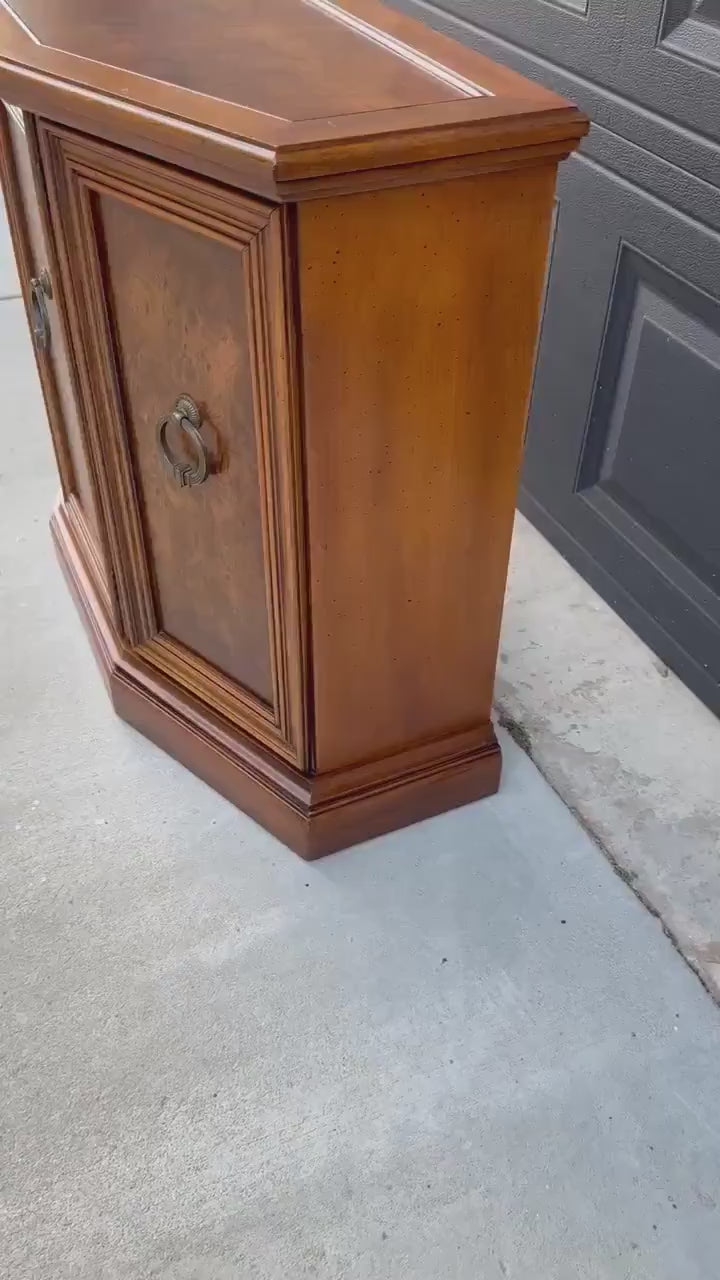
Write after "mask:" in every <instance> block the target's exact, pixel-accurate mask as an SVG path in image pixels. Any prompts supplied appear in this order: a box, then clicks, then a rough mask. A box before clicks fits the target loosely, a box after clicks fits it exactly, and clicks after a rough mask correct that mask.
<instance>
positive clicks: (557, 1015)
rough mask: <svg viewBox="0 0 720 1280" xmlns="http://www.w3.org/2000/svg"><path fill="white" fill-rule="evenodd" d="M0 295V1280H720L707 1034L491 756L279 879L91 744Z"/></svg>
mask: <svg viewBox="0 0 720 1280" xmlns="http://www.w3.org/2000/svg"><path fill="white" fill-rule="evenodd" d="M0 263H1V264H2V279H0V296H3V295H4V296H5V300H4V301H1V302H0V352H1V353H2V354H1V355H0V384H1V386H2V398H3V406H4V408H3V421H2V427H1V428H0V433H1V437H2V438H1V440H0V456H1V465H0V471H1V472H2V474H1V475H0V557H1V561H0V571H1V572H0V627H1V629H2V637H1V653H2V665H1V670H0V715H1V717H2V723H1V726H0V766H1V768H2V794H1V805H2V820H3V828H2V858H1V860H0V973H1V975H2V983H1V988H0V989H1V990H2V1021H1V1024H0V1144H1V1149H0V1259H1V1262H0V1271H1V1272H2V1274H3V1275H6V1276H8V1277H9V1280H65V1278H67V1280H148V1278H150V1277H153V1278H162V1280H245V1278H247V1280H300V1277H310V1276H312V1277H321V1278H322V1280H339V1278H340V1277H348V1278H352V1280H371V1278H372V1280H401V1278H402V1280H500V1278H501V1277H505V1278H506V1280H507V1278H509V1280H625V1278H627V1280H715V1278H716V1277H717V1276H718V1275H720V1210H719V1208H718V1199H719V1198H720V1087H719V1086H720V1074H719V1069H718V1062H719V1061H720V1014H719V1013H718V1009H717V1008H716V1007H715V1005H714V1004H713V1003H712V1001H711V1000H710V998H709V997H708V995H707V994H706V992H705V991H704V990H703V988H702V987H701V985H700V983H699V982H698V980H697V979H696V977H695V976H694V975H693V974H692V973H691V972H690V970H689V969H688V968H687V966H686V965H685V963H684V961H683V960H682V959H681V958H680V956H679V955H678V954H677V953H676V951H675V950H674V949H673V946H672V945H671V943H670V941H669V940H668V938H667V937H666V936H665V935H664V933H663V930H662V927H661V925H660V923H659V922H658V920H657V919H655V918H654V917H653V916H652V915H651V914H649V913H648V912H647V911H646V910H645V909H644V908H643V907H642V906H641V904H640V903H639V902H638V900H637V899H636V898H635V897H634V896H633V894H632V893H631V891H630V890H629V889H628V887H627V886H626V885H625V884H624V883H623V881H622V880H621V879H620V878H619V877H618V876H617V875H616V874H615V873H614V872H613V870H612V868H611V867H610V865H609V864H608V862H607V861H606V859H605V858H604V856H603V855H602V853H601V852H600V850H599V849H598V848H597V847H596V846H595V845H594V844H593V843H592V841H591V840H590V839H589V838H588V836H587V835H586V834H585V833H584V832H583V830H582V829H581V828H580V826H579V825H578V824H577V822H576V821H575V819H574V818H573V817H572V816H571V814H570V813H569V811H568V810H567V809H566V808H565V807H564V806H563V804H562V803H561V801H560V800H559V799H558V798H557V796H556V795H555V794H554V793H553V792H552V791H551V789H550V788H549V786H548V785H547V784H546V783H545V782H544V780H543V779H542V777H541V776H540V774H539V773H538V772H537V770H536V769H535V766H534V765H533V764H532V763H531V761H530V760H529V759H528V758H527V757H526V756H525V755H524V754H523V753H522V752H521V751H520V750H519V748H518V747H517V746H516V745H515V744H514V743H513V742H511V741H510V740H509V739H507V738H506V737H505V738H504V748H505V753H506V754H505V760H506V767H505V774H504V781H503V787H502V791H501V793H500V794H499V795H498V796H497V797H495V798H493V799H492V800H488V801H485V802H482V803H480V804H477V805H473V806H470V807H468V808H466V809H464V810H460V811H457V812H455V813H452V814H448V815H446V816H444V817H441V818H438V819H434V820H432V821H430V822H426V823H424V824H422V825H420V826H417V827H415V828H413V829H411V830H409V831H406V832H402V833H400V834H397V835H395V836H390V837H386V838H384V839H382V840H378V841H375V842H373V843H371V844H368V845H366V846H364V847H360V848H357V849H355V850H352V851H350V852H347V853H345V854H340V855H337V856H335V857H333V858H331V859H328V860H326V861H324V862H321V863H318V864H315V865H314V866H311V867H309V866H306V865H304V864H303V863H301V862H300V861H298V860H297V859H296V858H294V857H293V856H292V855H291V854H289V853H288V852H287V851H286V850H285V849H283V848H282V847H281V846H280V845H279V844H278V843H277V842H276V841H275V840H274V839H272V837H270V836H269V835H267V834H265V833H264V832H263V831H262V830H260V829H259V828H258V827H257V826H255V824H254V823H252V822H251V821H250V820H249V819H247V818H245V817H244V816H243V815H242V814H240V813H238V812H237V811H236V810H234V809H233V808H231V807H230V806H229V805H228V804H226V803H225V802H224V801H222V800H221V799H219V798H218V797H217V796H216V795H215V794H213V792H211V791H210V790H208V788H206V787H205V786H203V784H202V783H200V782H199V781H197V780H196V779H195V778H193V777H192V776H191V775H190V774H188V773H186V772H185V771H184V770H183V769H182V768H181V767H180V766H178V765H176V764H175V763H174V762H173V761H171V760H169V759H168V758H167V757H165V756H164V755H162V754H161V753H160V752H159V751H157V750H156V749H155V748H153V747H152V746H151V745H150V744H149V743H147V742H145V741H144V740H143V739H142V738H140V737H138V736H137V735H136V734H135V733H134V732H133V731H132V730H131V729H129V728H128V727H126V726H125V725H123V724H122V723H120V722H119V721H118V720H117V719H115V717H114V716H113V714H112V712H111V710H110V707H109V704H108V702H107V701H106V697H105V694H104V690H103V688H102V685H101V682H100V679H99V676H98V675H97V673H96V671H95V669H94V667H93V665H92V661H91V658H90V653H89V650H88V647H87V644H86V642H85V638H84V636H83V634H82V632H81V628H80V625H79V622H78V621H77V619H76V617H75V614H74V612H73V610H72V608H71V605H70V603H69V600H68V598H67V595H66V593H65V590H64V587H63V585H62V583H61V580H60V574H59V571H58V569H57V567H56V565H55V562H54V560H53V556H52V553H51V548H50V540H49V535H48V532H47V515H48V511H49V508H50V505H51V503H52V501H53V499H54V494H55V490H56V485H57V481H56V477H55V473H54V467H53V463H52V460H51V457H50V452H49V445H48V439H47V433H46V428H45V423H44V415H43V409H42V404H41V400H40V395H39V391H38V386H37V382H36V377H35V372H34V367H33V360H32V354H31V351H30V346H29V342H28V339H27V336H26V333H25V327H24V317H23V313H22V305H21V303H20V302H19V301H18V300H17V297H14V298H13V297H12V296H10V297H8V296H7V295H8V293H9V294H10V295H12V294H13V293H14V294H16V293H17V285H16V282H14V281H13V276H12V267H11V264H10V263H9V261H8V260H7V257H6V258H5V259H4V260H3V259H2V258H1V257H0Z"/></svg>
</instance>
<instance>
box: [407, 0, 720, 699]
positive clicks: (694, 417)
mask: <svg viewBox="0 0 720 1280" xmlns="http://www.w3.org/2000/svg"><path fill="white" fill-rule="evenodd" d="M401 7H403V8H405V9H406V10H407V11H408V12H411V13H413V14H414V16H416V17H419V18H422V19H424V20H425V21H426V22H429V23H431V24H432V25H433V26H436V27H438V28H439V29H441V30H444V31H446V32H447V33H448V34H450V35H453V36H455V38H456V39H460V40H464V41H465V42H466V43H468V44H471V45H474V46H475V47H476V48H479V49H481V50H482V51H483V52H484V53H487V54H489V55H490V56H491V57H494V58H497V59H498V60H500V61H503V62H506V63H507V64H509V65H511V66H513V67H515V68H516V69H517V70H519V71H522V72H524V73H525V74H526V75H529V76H532V77H533V78H535V79H537V80H540V81H542V82H544V83H545V84H547V85H548V86H549V87H551V88H555V89H557V90H558V91H559V92H561V93H564V94H566V95H567V96H569V97H571V98H572V99H573V100H574V101H575V102H577V103H578V104H579V105H580V106H582V107H583V108H584V109H585V110H586V111H587V112H588V114H589V115H590V117H591V118H592V120H593V121H594V127H593V129H592V131H591V133H590V136H589V137H588V139H587V140H586V142H585V143H584V145H583V148H582V152H581V153H580V155H579V156H577V157H576V158H574V159H573V160H572V161H570V162H569V163H568V164H566V165H564V166H563V171H562V173H561V179H560V185H559V189H558V205H557V220H556V226H555V234H554V241H553V247H552V261H551V271H550V277H549V284H548V292H547V298H546V305H545V313H544V320H543V328H542V335H541V341H540V348H539V353H538V363H537V369H536V376H535V389H534V395H533V402H532V409H531V415H530V424H529V431H528V441H527V454H526V464H525V471H524V477H523V487H522V493H521V503H520V505H521V507H522V509H523V511H524V512H525V513H526V515H528V516H529V517H530V519H531V520H532V521H533V523H534V524H535V525H536V526H537V527H538V528H539V529H540V530H541V531H542V532H543V533H544V534H545V535H546V537H548V538H549V540H550V541H551V542H552V543H553V544H554V545H555V546H556V547H557V548H558V549H559V550H560V551H561V552H562V553H563V554H564V555H565V556H566V558H567V559H568V560H569V561H570V562H571V563H572V564H573V565H574V566H575V568H576V569H578V570H579V572H580V573H581V574H582V575H583V576H584V577H585V578H587V580H588V581H589V582H590V583H591V584H592V585H593V586H594V587H595V589H596V590H597V591H599V593H600V594H601V595H602V596H604V597H605V599H606V600H607V601H608V602H609V603H610V604H611V605H612V606H613V607H614V608H615V609H616V610H617V612H618V613H619V614H621V616H622V617H623V618H625V620H626V621H627V622H628V623H629V624H630V625H631V626H632V627H633V628H634V629H635V630H636V631H637V632H638V634H639V635H641V636H642V637H643V639H644V640H646V641H647V643H648V644H649V645H650V646H651V647H652V648H653V649H654V650H655V651H656V653H658V654H659V655H660V656H661V657H662V658H663V659H664V660H665V661H666V662H667V663H668V665H669V666H671V667H672V668H673V669H674V670H675V671H677V673H678V674H679V675H680V676H681V677H682V679H684V680H685V682H686V683H687V684H688V685H689V686H690V687H691V688H692V689H693V690H694V691H695V692H696V693H697V694H698V695H699V697H701V698H702V699H703V700H704V701H705V702H706V703H707V704H708V706H710V707H712V708H713V710H715V711H716V712H720V0H443V2H442V6H435V5H428V4H420V3H414V4H413V3H410V2H409V0H404V2H403V3H402V5H401Z"/></svg>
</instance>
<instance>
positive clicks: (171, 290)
mask: <svg viewBox="0 0 720 1280" xmlns="http://www.w3.org/2000/svg"><path fill="white" fill-rule="evenodd" d="M95 214H96V228H97V231H98V236H99V238H101V243H102V249H103V251H104V252H103V266H104V276H105V290H106V298H107V303H108V311H109V313H110V317H111V320H112V323H113V325H114V328H115V334H116V347H117V351H118V354H119V364H120V373H121V378H122V383H123V393H124V397H123V398H124V403H125V411H126V415H127V427H128V433H129V440H130V447H131V452H132V456H133V462H134V467H133V470H134V473H135V477H136V482H137V486H138V490H139V494H140V505H141V509H142V513H143V518H144V527H145V533H146V538H147V543H148V548H149V552H150V559H151V562H152V568H153V575H154V580H155V581H154V585H155V602H156V610H157V615H158V621H159V623H160V627H161V629H162V631H164V632H166V633H167V634H168V635H170V636H172V637H173V638H174V639H176V640H178V641H180V643H181V644H184V645H186V646H187V647H188V648H189V649H192V650H193V651H194V652H196V653H199V654H202V656H203V657H205V658H207V659H208V660H209V661H210V662H212V663H213V664H214V665H215V666H217V667H218V668H219V669H220V670H221V671H223V672H224V673H225V674H226V675H228V676H230V677H232V679H234V680H237V681H239V683H240V684H242V685H244V686H245V687H246V688H247V689H249V690H250V691H251V692H253V693H255V694H257V696H258V697H259V698H260V699H262V701H264V702H266V703H268V704H270V703H272V698H273V690H272V670H271V660H270V637H269V629H268V610H267V599H266V589H265V570H264V561H263V540H262V520H261V511H260V486H259V479H258V463H257V448H256V443H255V420H254V408H253V396H252V370H251V351H250V338H249V334H248V321H247V315H246V310H245V305H244V304H245V299H246V298H247V294H248V282H247V272H246V269H245V264H244V261H243V256H242V254H241V253H238V251H237V248H236V247H234V246H233V247H230V246H229V245H227V244H224V243H222V242H220V241H217V240H214V239H211V238H210V237H209V236H203V235H198V233H197V232H196V231H191V230H188V229H187V228H186V227H183V226H178V225H177V224H176V223H173V222H169V221H168V220H167V219H161V218H159V217H158V216H157V214H155V213H154V212H153V213H149V212H147V211H146V210H144V209H139V208H138V207H137V206H136V205H134V204H130V203H128V202H127V201H125V200H120V199H118V198H117V197H116V196H114V195H113V196H109V195H103V196H99V197H98V198H97V200H96V202H95ZM186 391H187V392H188V393H189V394H190V395H191V396H192V399H193V400H194V401H195V402H196V403H197V404H198V406H200V407H202V409H203V426H202V434H203V437H204V438H207V440H208V447H209V450H210V454H211V464H210V465H211V472H210V475H209V476H208V478H207V480H206V481H205V482H204V483H203V484H199V485H197V486H196V487H193V488H181V487H180V486H178V485H177V484H175V483H173V481H172V479H171V478H170V477H169V476H168V473H167V471H166V470H165V468H164V466H163V464H162V462H161V458H160V452H159V449H158V442H157V431H156V424H157V422H158V421H159V420H160V419H161V418H162V417H163V416H164V415H165V414H167V413H168V412H169V411H170V410H171V409H172V407H173V405H174V404H175V402H176V400H177V399H178V396H179V395H180V394H181V393H184V392H186ZM175 435H176V437H177V436H179V433H175ZM169 444H170V445H171V446H172V447H173V448H174V449H175V451H177V452H180V451H181V449H182V441H181V439H179V438H175V439H171V440H170V441H169Z"/></svg>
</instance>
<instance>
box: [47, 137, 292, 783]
mask: <svg viewBox="0 0 720 1280" xmlns="http://www.w3.org/2000/svg"><path fill="white" fill-rule="evenodd" d="M39 141H40V151H41V157H42V164H43V171H44V174H45V179H46V181H47V184H48V188H49V191H50V193H51V199H50V205H51V209H52V217H53V227H54V232H55V236H56V239H57V242H58V253H59V259H60V271H61V277H62V289H63V292H64V294H65V297H66V300H67V306H68V313H69V315H70V317H71V331H72V334H73V347H74V350H75V352H76V357H77V359H78V362H79V364H81V366H82V381H83V388H84V392H83V393H84V399H85V402H86V405H87V421H88V443H89V447H90V451H91V454H92V457H93V459H94V463H95V474H96V476H97V488H98V494H97V496H98V502H99V505H100V506H101V508H102V510H103V512H104V515H105V521H106V524H107V527H108V542H109V551H108V555H109V559H110V561H111V566H112V595H113V602H114V608H115V621H116V625H117V627H118V629H119V631H120V633H121V635H122V636H123V638H124V640H125V641H126V643H127V644H128V645H129V646H131V647H132V648H133V649H134V650H135V652H136V654H139V656H141V657H142V659H143V660H144V661H146V662H148V663H150V664H151V665H152V666H154V667H155V668H156V669H158V670H159V671H160V672H161V673H163V674H164V675H166V676H168V677H170V678H171V679H172V680H173V682H174V683H175V684H176V685H177V684H179V685H180V686H182V687H184V688H185V689H186V690H187V692H188V694H189V695H191V696H192V697H194V698H198V699H200V700H201V702H203V703H204V704H205V705H206V706H208V707H209V708H210V709H211V710H213V711H215V712H217V713H218V714H219V715H220V716H222V717H224V718H225V719H226V720H228V719H229V720H230V721H231V722H233V723H235V724H236V725H237V726H239V727H240V728H245V729H248V730H249V731H250V732H252V733H253V735H254V736H255V737H259V738H260V739H261V740H262V741H264V742H266V744H267V745H269V746H271V747H273V748H274V749H275V750H277V751H279V752H280V753H281V754H283V755H284V756H285V757H286V758H289V759H292V760H295V761H298V762H300V763H304V746H303V740H304V734H303V716H302V687H301V686H302V664H301V627H300V618H299V598H300V593H299V580H300V567H299V555H298V547H299V536H298V515H297V512H298V511H299V509H300V503H299V501H298V500H297V494H298V490H299V484H298V477H297V476H296V475H295V467H296V465H297V458H298V450H297V448H296V440H295V422H294V414H293V410H292V403H293V396H292V386H291V383H292V362H291V361H290V360H289V359H288V349H289V346H290V344H289V339H288V336H287V331H286V319H285V317H286V307H285V298H284V276H285V272H284V264H283V214H282V212H281V210H279V209H276V208H274V207H273V206H270V205H266V204H263V203H261V202H259V201H257V200H254V199H250V198H249V197H246V196H244V195H242V194H241V193H239V192H235V191H231V190H228V189H226V188H223V187H220V186H217V185H215V184H211V183H208V182H205V181H201V180H199V179H197V178H196V177H194V176H193V175H191V174H187V173H184V172H182V171H179V170H175V169H171V168H169V167H167V166H164V165H160V164H157V163H155V162H152V161H150V160H147V159H145V158H144V157H141V156H137V155H135V154H133V153H130V152H126V151H123V150H120V149H118V148H115V147H111V146H109V145H107V144H104V143H100V142H97V141H96V140H91V139H89V138H85V137H83V136H82V135H78V134H75V133H73V132H71V131H69V130H65V129H62V128H60V127H56V126H54V125H49V124H46V123H45V122H41V124H40V125H39Z"/></svg>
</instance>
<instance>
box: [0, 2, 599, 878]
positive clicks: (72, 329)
mask: <svg viewBox="0 0 720 1280" xmlns="http://www.w3.org/2000/svg"><path fill="white" fill-rule="evenodd" d="M0 97H1V98H2V99H3V101H4V103H6V104H7V105H6V107H5V109H4V110H3V111H2V128H1V134H2V152H1V160H2V180H3V186H4V190H5V195H6V199H7V204H8V209H9V219H10V226H11V231H12V236H13V241H14V245H15V251H16V254H17V260H18V263H19V268H20V273H21V278H22V282H23V288H24V292H25V302H26V306H27V311H28V318H29V321H30V324H31V326H32V331H33V337H34V342H35V348H36V352H37V363H38V368H39V371H40V378H41V380H42V387H43V391H44V395H45V401H46V405H47V413H48V418H49V421H50V427H51V430H52V436H53V441H54V446H55V452H56V455H57V461H58V467H59V470H60V477H61V484H62V498H61V501H60V504H59V506H58V508H57V510H56V512H55V514H54V516H53V521H52V528H53V533H54V537H55V541H56V543H57V549H58V552H59V555H60V559H61V562H62V565H63V568H64V570H65V573H66V575H67V579H68V582H69V584H70V587H71V589H72V591H73V594H74V596H75V599H76V601H77V604H78V606H79V609H80V612H81V614H82V616H83V619H84V622H85V625H86V628H87V631H88V633H89V636H90V640H91V642H92V645H93V648H94V650H95V654H96V657H97V659H98V661H99V664H100V667H101V670H102V672H103V675H104V677H105V680H106V682H107V684H108V687H109V690H110V694H111V697H112V700H113V703H114V706H115V708H116V710H117V711H118V712H119V714H120V715H121V716H123V717H125V718H126V719H127V720H128V721H130V723H131V724H133V725H135V726H137V728H138V729H140V730H141V731H142V732H143V733H145V734H147V735H148V737H150V738H152V739H153V740H154V741H155V742H157V743H159V744H160V745H161V746H162V747H164V748H165V749H166V750H167V751H169V752H170V753H171V754H172V755H174V756H176V757H177V759H178V760H181V761H182V762H183V763H184V764H185V765H187V766H189V768H191V769H193V770H194V771H195V772H197V773H198V774H200V776H201V777H203V778H205V779H206V780H207V781H208V782H209V783H210V784H211V785H212V786H214V787H216V788H217V789H218V791H221V792H222V793H223V794H224V795H226V796H228V797H229V798H230V799H231V800H233V801H235V802H236V803H237V804H238V805H240V807H241V808H243V809H245V810H246V811H247V812H248V813H250V814H252V815H253V816H254V817H255V818H257V819H258V821H260V822H261V823H263V824H264V825H265V826H267V827H268V828H270V830H272V831H273V832H275V833H276V834H277V835H278V836H279V837H280V838H281V839H282V840H283V841H285V842H286V843H287V844H288V845H290V846H292V848H294V849H296V850H297V851H298V852H299V853H301V854H302V855H303V856H305V857H316V856H318V855H320V854H323V853H327V852H329V851H331V850H333V849H337V848H339V847H341V846H343V845H347V844H351V843H354V842H355V841H358V840H361V839H365V838H367V837H369V836H373V835H376V834H379V833H380V832H383V831H387V830H389V829H391V828H393V827H396V826H400V825H402V824H405V823H409V822H413V821H415V820H416V819H419V818H422V817H425V816H428V815H430V814H433V813H437V812H439V811H441V810H443V809H446V808H449V807H451V806H453V805H458V804H462V803H464V802H466V801H469V800H473V799H475V798H476V797H479V796H483V795H486V794H488V793H490V792H492V791H494V790H495V789H496V788H497V785H498V780H499V773H500V753H499V749H498V746H497V743H496V740H495V737H494V734H493V730H492V726H491V723H490V704H491V696H492V688H493V678H494V669H495V661H496V651H497V638H498V629H499V623H500V613H501V607H502V599H503V590H504V585H505V575H506V570H507V558H508V549H509V540H510V531H511V526H512V519H513V507H514V497H515V485H516V477H517V471H518V464H519V458H520V451H521V443H522V435H523V425H524V421H525V413H526V406H527V400H528V393H529V384H530V377H531V370H532V363H533V351H534V345H535V340H536V332H537V324H538V309H539V304H540V299H541V293H542V288H543V279H544V273H545V266H546V258H547V251H548V241H549V233H550V225H551V217H552V212H553V197H554V188H555V177H556V169H557V164H558V161H559V160H561V159H562V158H563V157H564V156H566V155H567V154H568V153H569V152H570V151H571V150H572V148H573V147H574V146H575V145H576V143H577V140H578V139H579V137H580V136H581V135H582V134H583V133H584V131H585V128H586V123H585V121H584V119H583V117H582V116H581V115H580V113H579V112H578V111H576V110H575V108H573V107H571V106H569V105H568V104H567V103H565V102H563V101H562V100H561V99H559V98H557V97H556V96H555V95H554V94H552V93H549V92H546V91H545V90H544V89H541V88H538V87H537V86H535V85H532V84H530V83H528V82H527V81H526V80H524V79H522V78H521V77H520V76H517V75H515V74H514V73H513V72H510V71H507V70H505V69H503V68H501V67H499V66H496V65H495V64H493V63H492V62H490V61H488V60H487V59H486V58H484V57H481V56H480V55H479V54H477V53H475V52H472V51H471V50H469V49H466V48H464V47H462V46H460V45H458V44H455V43H454V42H452V41H450V40H447V39H445V38H444V37H442V36H440V35H437V34H436V33H434V32H433V31H431V30H429V29H426V28H424V27H423V26H421V25H420V24H418V23H415V22H413V21H411V20H409V19H408V18H406V17H404V16H401V15H399V14H397V13H395V12H393V11H392V10H390V9H387V8H384V7H383V6H382V5H380V4H378V3H376V0H345V2H344V3H343V4H342V5H340V4H336V3H334V2H333V0H262V2H260V0H53V3H52V4H48V3H47V0H0ZM61 661H62V656H61V655H58V662H61ZM68 732H69V733H71V732H72V726H71V725H68Z"/></svg>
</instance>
